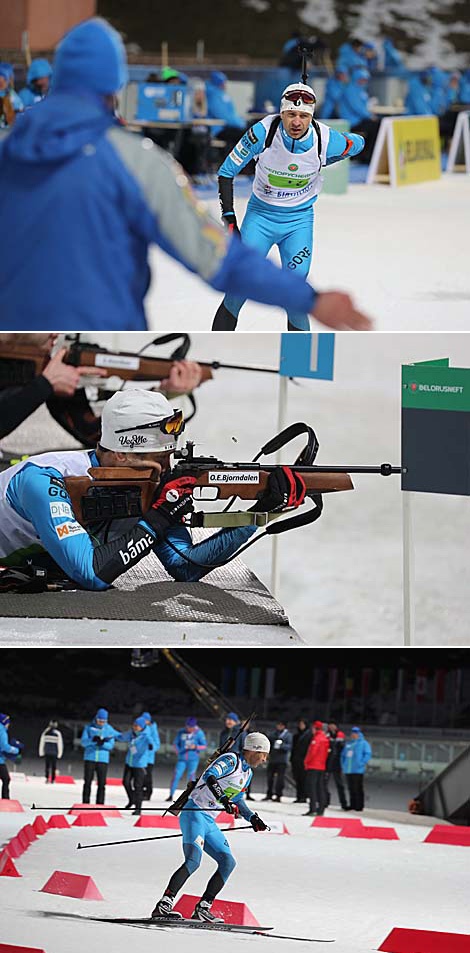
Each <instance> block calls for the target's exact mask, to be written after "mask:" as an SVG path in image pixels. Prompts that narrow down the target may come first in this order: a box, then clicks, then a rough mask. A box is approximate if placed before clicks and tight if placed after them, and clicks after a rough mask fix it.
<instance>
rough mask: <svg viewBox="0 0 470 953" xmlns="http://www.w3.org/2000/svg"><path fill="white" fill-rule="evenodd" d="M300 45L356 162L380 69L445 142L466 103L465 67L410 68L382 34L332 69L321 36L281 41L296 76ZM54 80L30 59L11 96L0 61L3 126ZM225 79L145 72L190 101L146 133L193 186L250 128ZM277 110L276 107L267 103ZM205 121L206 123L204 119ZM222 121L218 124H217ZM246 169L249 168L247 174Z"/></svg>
mask: <svg viewBox="0 0 470 953" xmlns="http://www.w3.org/2000/svg"><path fill="white" fill-rule="evenodd" d="M299 44H300V45H301V44H304V45H305V44H306V45H307V46H308V47H309V48H310V51H311V52H310V63H312V62H313V63H314V65H315V66H321V67H322V68H326V69H328V72H329V74H330V75H329V77H328V79H327V81H326V87H325V92H324V96H323V101H322V102H319V103H318V105H317V115H318V116H319V118H321V119H323V120H328V119H344V120H345V121H347V122H348V123H349V126H350V130H351V131H352V132H357V133H360V134H362V135H363V136H364V137H365V139H366V148H365V150H364V152H363V153H362V156H361V159H360V160H359V161H361V162H365V163H368V162H369V161H370V158H371V155H372V151H373V147H374V144H375V140H376V137H377V133H378V129H379V125H380V119H381V116H382V114H383V108H381V110H380V115H377V114H376V112H375V107H376V105H377V102H376V100H374V98H373V97H371V95H370V90H369V84H370V80H371V77H372V75H373V74H374V73H376V72H377V71H378V70H379V69H380V70H381V71H382V75H384V74H385V75H387V74H389V75H393V76H397V77H400V78H401V79H402V80H404V81H406V82H407V87H406V94H405V97H404V102H403V106H402V110H401V111H402V113H404V114H406V115H425V116H430V115H435V116H437V117H438V118H439V125H440V134H441V136H442V137H443V138H444V139H445V140H448V139H449V138H450V137H451V135H452V132H453V129H454V125H455V121H456V116H457V111H456V110H457V109H458V107H459V106H462V107H463V106H465V105H466V106H470V69H467V70H464V71H463V72H462V73H458V72H449V71H445V70H443V69H441V68H439V67H438V66H429V67H428V68H426V69H424V70H422V71H420V72H415V71H410V70H409V69H408V68H407V66H406V62H405V57H404V54H403V53H401V52H400V51H399V50H398V49H397V48H396V46H395V45H394V43H393V42H392V40H391V39H390V38H388V37H385V38H384V39H383V41H382V43H381V48H379V46H378V45H377V46H376V45H375V44H374V43H371V42H368V41H366V40H361V39H359V38H352V39H351V40H348V41H347V42H345V43H343V44H342V45H341V46H340V47H339V50H338V53H337V57H336V59H335V62H334V65H333V61H332V59H331V56H330V51H329V50H328V48H327V47H326V45H325V43H324V42H323V41H321V40H320V39H313V38H310V39H308V40H307V39H306V38H305V37H302V36H300V34H298V33H294V34H293V35H292V36H291V37H290V38H289V39H288V40H287V41H286V43H285V44H284V47H283V49H282V53H281V59H280V65H281V66H282V67H284V68H287V69H288V70H290V71H291V73H292V76H293V77H294V74H295V78H296V79H297V78H298V73H299V71H300V68H301V61H302V56H301V53H300V52H299ZM51 80H52V68H51V65H50V63H49V62H48V60H47V59H39V58H38V59H33V60H32V62H31V64H30V66H29V68H28V71H27V76H26V85H25V86H23V87H22V88H20V89H19V91H18V92H16V91H15V88H14V83H15V77H14V69H13V66H12V65H11V64H10V63H6V62H2V63H0V127H2V126H3V127H5V126H11V125H12V124H13V123H14V122H15V120H16V117H17V116H18V114H19V113H21V112H23V111H24V110H25V109H28V108H31V106H34V105H35V104H37V103H38V102H40V101H41V100H42V99H44V97H45V96H46V95H47V93H48V91H49V87H50V84H51ZM227 82H228V80H227V76H226V74H225V73H223V72H222V71H221V70H212V71H211V72H210V74H209V76H208V78H207V79H202V78H200V77H197V76H193V75H191V76H189V75H188V74H186V73H184V72H182V71H180V70H178V69H175V68H173V67H171V66H165V67H163V68H161V69H159V70H155V71H152V72H150V73H149V74H148V75H147V77H146V79H145V83H146V84H147V85H148V84H150V83H154V84H163V85H171V86H173V85H176V86H179V87H181V88H182V89H183V91H184V95H185V96H187V97H188V99H189V110H188V113H187V115H188V118H189V120H194V123H193V124H185V125H184V128H180V129H178V130H175V129H174V128H170V127H169V128H168V129H165V128H155V127H154V126H152V125H149V126H148V127H147V126H146V125H145V124H143V125H144V132H145V134H146V135H148V136H149V137H150V138H152V139H153V140H154V141H155V142H157V143H158V144H159V145H160V146H161V147H162V148H164V149H165V150H167V151H170V152H171V153H172V154H173V155H174V156H175V158H176V159H177V160H178V161H179V162H180V163H181V164H182V165H183V167H184V168H185V170H186V171H187V172H188V174H189V175H190V176H192V177H193V178H194V179H195V180H196V181H198V180H199V179H201V178H203V177H204V176H207V175H208V174H211V173H213V172H214V171H215V169H216V167H217V165H218V164H219V163H220V161H221V159H223V158H224V157H225V156H226V155H227V154H228V153H229V152H230V151H231V149H233V146H234V145H235V144H236V142H237V141H238V140H239V139H240V137H241V136H242V134H243V132H244V131H246V129H247V128H248V127H249V125H250V114H249V113H248V114H247V115H246V116H242V115H240V112H239V111H238V110H237V108H236V106H235V103H234V100H233V97H232V96H231V95H230V93H229V90H228V87H227ZM271 107H272V110H273V111H275V110H276V108H277V104H270V106H269V108H271ZM204 119H207V120H210V122H209V123H208V125H207V126H206V125H204V123H203V122H202V120H204ZM217 120H220V123H217ZM248 171H251V170H250V169H249V170H248Z"/></svg>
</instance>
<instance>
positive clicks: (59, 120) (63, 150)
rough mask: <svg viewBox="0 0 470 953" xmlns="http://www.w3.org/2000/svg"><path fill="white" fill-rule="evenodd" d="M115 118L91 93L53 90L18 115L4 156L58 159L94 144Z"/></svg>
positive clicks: (20, 158) (18, 159)
mask: <svg viewBox="0 0 470 953" xmlns="http://www.w3.org/2000/svg"><path fill="white" fill-rule="evenodd" d="M116 124H117V119H116V117H115V116H114V115H113V113H111V112H110V111H109V110H108V109H107V108H106V106H105V105H104V102H102V101H101V100H100V98H99V97H98V96H94V95H93V94H86V93H85V94H80V93H79V94H77V93H69V92H56V93H50V95H49V96H48V97H47V98H46V99H44V100H43V101H42V102H40V103H37V104H36V105H35V107H34V109H27V110H26V111H25V112H24V113H23V114H21V115H19V116H18V117H17V121H16V122H15V125H14V126H13V129H12V131H11V132H10V133H9V135H8V136H7V138H6V140H5V145H4V153H3V154H4V156H5V158H9V159H13V160H15V161H17V162H18V161H19V162H60V161H62V160H63V159H68V158H71V157H72V156H73V155H76V154H77V153H79V152H80V151H81V150H82V149H83V147H84V146H86V145H90V146H94V145H95V143H96V142H97V141H98V139H100V138H101V136H102V135H103V134H104V133H105V132H106V130H107V129H108V128H109V127H110V126H113V125H116Z"/></svg>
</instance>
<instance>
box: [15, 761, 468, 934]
mask: <svg viewBox="0 0 470 953" xmlns="http://www.w3.org/2000/svg"><path fill="white" fill-rule="evenodd" d="M79 791H80V787H79V786H78V785H75V786H71V785H60V786H59V785H56V786H55V787H54V788H52V787H50V786H49V787H46V786H45V784H44V782H43V781H42V780H39V779H37V778H35V779H31V780H30V781H27V782H25V783H21V782H19V781H18V782H15V794H16V796H18V797H19V799H20V800H21V802H22V803H23V804H24V806H25V808H26V810H25V812H24V813H23V814H6V813H2V812H0V845H3V844H4V843H5V842H6V841H7V840H8V839H9V838H10V837H13V836H14V835H15V834H16V833H17V832H18V830H19V829H20V828H21V827H22V826H23V825H24V824H26V823H30V822H32V821H33V820H34V818H35V817H36V816H37V814H38V813H40V814H41V815H42V816H43V817H45V818H46V819H47V818H48V817H49V816H50V814H53V813H57V811H53V810H52V811H44V810H42V811H31V810H29V809H28V808H30V806H31V804H33V803H35V804H36V805H37V806H38V807H40V806H41V805H45V806H46V807H50V806H51V805H53V804H57V805H58V806H59V805H62V806H63V807H65V806H70V805H71V804H72V803H73V802H77V801H79V800H80V794H79V793H78V792H79ZM165 796H166V789H165V790H163V789H162V790H156V791H155V792H154V796H153V802H152V803H154V804H157V805H158V804H161V805H163V804H164V797H165ZM125 800H126V799H125V795H124V792H123V791H122V789H121V788H118V787H117V788H111V789H109V791H108V801H109V803H112V804H115V805H116V806H118V807H123V805H124V803H125ZM255 807H256V809H258V810H259V813H260V814H261V816H262V817H263V818H264V819H265V820H266V821H267V822H268V823H269V822H277V823H273V827H277V828H278V829H279V827H280V826H282V823H284V824H285V825H286V827H287V829H288V831H289V832H290V833H289V835H287V834H284V835H281V834H278V833H274V832H273V833H271V834H257V835H256V837H255V836H254V834H253V832H252V831H251V830H247V831H240V832H239V833H237V832H233V833H228V835H227V836H228V838H229V841H230V844H231V846H232V850H233V852H234V855H235V857H236V860H237V867H236V868H235V871H234V873H233V875H232V877H231V878H230V881H229V883H228V884H227V886H226V887H225V889H224V890H223V893H222V894H221V899H224V900H232V901H238V902H240V901H241V902H244V903H246V904H247V905H248V907H249V908H250V910H251V912H252V913H253V914H254V916H255V917H256V918H257V920H258V922H259V923H262V924H263V925H272V926H273V927H274V928H275V930H274V932H275V933H278V934H293V935H295V936H301V937H316V938H335V940H336V942H335V943H334V944H333V943H332V944H331V945H330V947H325V949H328V948H329V949H331V950H332V951H333V953H368V951H371V950H377V949H378V948H379V946H380V945H381V943H382V942H383V941H384V939H385V937H386V936H387V935H388V934H389V933H390V931H391V930H392V929H393V928H394V927H409V928H411V929H422V930H436V931H442V932H450V933H461V934H462V933H463V934H470V918H469V914H468V897H467V894H468V852H469V850H470V848H468V847H467V848H466V847H455V846H447V845H442V844H425V843H423V840H424V838H425V837H426V835H427V833H428V831H429V830H430V828H431V827H432V826H433V822H432V820H431V819H429V826H423V819H419V820H418V822H417V823H415V822H414V821H413V819H412V818H411V816H410V815H406V814H403V815H401V816H400V815H396V816H394V817H393V820H390V819H389V818H390V815H388V817H387V814H386V813H385V812H384V816H383V818H377V816H374V817H373V819H371V818H370V817H368V814H367V811H365V812H364V814H362V815H361V817H362V821H363V823H364V824H366V825H370V824H372V825H375V826H380V827H394V828H395V830H396V832H397V834H398V837H399V840H357V839H348V838H343V837H339V836H338V831H337V830H336V829H315V828H313V827H311V820H312V819H311V818H308V817H304V816H302V815H303V813H304V811H305V805H302V804H300V805H293V804H280V805H279V804H273V803H269V804H259V805H258V804H257V805H255ZM327 816H328V817H335V816H340V817H341V819H344V817H345V815H344V814H341V813H340V812H338V811H336V810H328V811H327ZM351 816H356V815H351V814H348V815H347V817H348V818H351ZM71 820H72V818H71V817H69V821H71ZM135 820H136V818H134V817H132V816H129V815H127V814H125V815H124V816H123V817H122V819H112V818H108V819H107V827H106V828H103V827H89V828H87V827H85V828H83V827H80V828H76V829H72V830H52V831H49V832H48V833H47V834H45V835H43V836H42V837H40V838H39V839H38V840H37V841H35V842H34V843H33V844H32V845H31V846H30V847H29V849H28V850H27V851H26V853H24V854H23V855H22V856H21V857H20V858H19V859H18V860H16V861H15V864H16V867H17V869H18V871H19V873H20V874H21V879H19V878H9V877H2V879H1V881H0V884H1V888H0V889H1V909H2V915H1V918H0V921H1V922H0V944H1V943H10V944H18V945H20V946H24V947H34V948H36V949H40V950H44V951H45V953H64V951H65V950H67V953H82V951H83V950H84V949H86V950H87V951H89V953H101V951H102V950H103V949H109V950H112V951H113V953H127V951H128V949H129V944H133V945H134V946H135V947H137V944H138V949H139V951H142V953H147V951H149V953H150V951H151V950H154V949H155V947H156V945H157V948H159V949H162V950H164V951H165V953H173V951H176V953H180V951H183V950H187V949H188V947H189V944H190V945H191V950H194V953H212V951H214V953H215V951H219V950H220V948H221V936H220V934H212V933H195V932H193V933H191V934H188V933H187V932H185V931H182V930H181V931H178V930H176V931H174V930H172V931H171V932H170V930H167V931H165V932H163V931H161V930H160V929H158V930H157V931H155V930H152V929H151V930H142V929H140V930H139V931H138V932H137V930H136V929H135V928H131V927H126V926H113V925H108V924H98V923H93V922H86V921H85V922H82V921H81V920H80V919H70V920H68V919H67V918H66V917H61V916H55V915H56V914H57V915H61V914H62V915H64V914H75V915H77V916H78V917H87V916H100V917H106V916H109V917H111V916H134V917H138V916H144V917H145V916H148V915H149V913H150V911H151V910H152V908H153V905H154V903H155V900H156V899H157V898H158V897H159V896H160V895H161V892H162V891H163V889H164V887H165V886H166V883H167V880H168V876H169V874H170V873H172V871H173V870H174V869H175V868H176V867H177V866H179V864H180V863H181V859H182V852H181V842H180V840H179V839H178V838H172V839H171V840H170V839H169V840H168V841H166V839H163V840H159V841H154V842H152V841H150V842H149V843H146V844H139V843H137V844H128V845H121V846H113V847H103V848H101V849H100V848H96V849H93V850H82V851H77V849H76V848H77V843H79V842H80V843H81V844H82V845H86V844H94V843H103V842H105V841H113V840H124V839H130V838H135V837H139V838H140V837H142V838H145V837H151V836H152V835H157V834H159V833H161V832H160V831H158V830H154V829H145V828H135V827H134V826H133V825H134V823H135ZM279 822H281V824H279ZM245 823H246V822H245ZM163 833H165V832H163ZM167 833H168V834H173V833H175V832H174V831H168V832H167ZM213 869H214V865H213V862H212V861H211V860H209V858H207V857H205V858H204V860H203V863H202V865H201V868H200V869H199V871H198V872H197V873H196V874H195V875H194V876H193V877H192V878H191V880H190V881H189V882H188V884H187V885H186V888H184V890H183V892H184V893H189V894H193V895H200V893H201V892H202V890H203V888H204V886H205V884H206V882H207V880H208V879H209V876H210V875H211V874H212V871H213ZM55 870H61V871H67V872H69V873H75V874H85V875H88V876H90V877H92V878H93V880H94V881H95V883H96V886H97V887H98V889H99V891H100V892H101V894H102V896H103V898H104V900H103V901H87V900H76V899H71V898H67V897H64V896H58V895H51V894H46V893H41V892H40V891H41V888H42V887H43V886H44V884H45V883H46V881H47V880H48V879H49V877H50V876H51V874H52V873H53V872H54V871H55ZM155 934H156V935H155ZM223 943H224V949H226V950H227V951H232V950H233V951H238V950H250V949H251V950H254V949H255V948H256V949H261V948H262V947H263V948H264V943H265V939H263V938H262V937H257V936H247V937H244V936H240V935H228V934H226V935H225V934H224V938H223ZM290 945H291V944H289V943H287V941H283V940H276V939H271V941H270V945H269V948H270V949H271V948H272V949H273V950H274V951H275V950H279V951H283V953H284V951H287V949H289V948H290ZM292 948H293V949H295V950H298V951H299V953H301V951H302V950H305V951H306V950H307V949H310V950H311V949H314V947H312V945H311V944H307V943H305V944H304V943H295V944H292Z"/></svg>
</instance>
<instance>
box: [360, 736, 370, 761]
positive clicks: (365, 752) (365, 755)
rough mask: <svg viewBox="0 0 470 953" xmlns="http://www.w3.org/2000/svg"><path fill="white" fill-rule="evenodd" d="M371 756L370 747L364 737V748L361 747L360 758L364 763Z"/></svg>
mask: <svg viewBox="0 0 470 953" xmlns="http://www.w3.org/2000/svg"><path fill="white" fill-rule="evenodd" d="M371 757H372V748H371V746H370V744H369V742H368V741H366V740H365V738H364V748H363V754H362V760H363V762H364V764H367V762H368V761H370V759H371Z"/></svg>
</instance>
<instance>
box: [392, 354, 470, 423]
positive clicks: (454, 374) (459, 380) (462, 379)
mask: <svg viewBox="0 0 470 953" xmlns="http://www.w3.org/2000/svg"><path fill="white" fill-rule="evenodd" d="M448 364H449V362H448V360H442V361H440V362H439V363H438V362H432V363H431V362H426V363H422V364H411V365H407V366H405V367H403V368H402V406H403V407H419V408H421V409H422V410H462V411H470V369H469V368H465V367H463V368H462V367H449V366H448Z"/></svg>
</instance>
